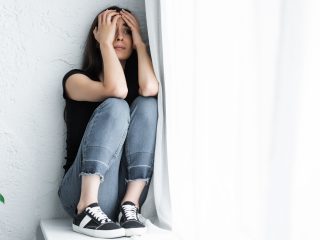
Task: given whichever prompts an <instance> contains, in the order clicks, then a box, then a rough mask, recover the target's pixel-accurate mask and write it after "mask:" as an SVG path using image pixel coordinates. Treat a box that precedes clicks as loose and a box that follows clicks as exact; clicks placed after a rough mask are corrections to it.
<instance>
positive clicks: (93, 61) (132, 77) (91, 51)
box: [81, 6, 138, 81]
mask: <svg viewBox="0 0 320 240" xmlns="http://www.w3.org/2000/svg"><path fill="white" fill-rule="evenodd" d="M107 9H111V10H116V11H117V12H120V11H121V9H122V8H119V7H117V6H111V7H108V8H106V9H104V10H102V11H101V12H100V13H102V12H103V11H106V10H107ZM125 10H126V11H128V12H130V13H131V11H129V10H128V9H125ZM100 13H99V14H100ZM99 14H98V15H97V16H96V17H95V19H94V20H93V22H92V24H91V27H90V30H89V32H88V36H87V40H86V42H85V48H84V52H83V58H82V66H81V69H82V70H84V71H86V72H87V73H88V74H89V75H90V76H91V77H92V79H93V80H96V81H97V80H98V79H99V74H100V73H101V72H102V69H103V60H102V56H101V51H100V48H99V43H98V41H97V40H96V39H95V37H94V35H93V30H94V28H95V27H97V26H98V16H99ZM124 72H125V76H126V78H127V80H128V81H136V80H137V78H138V58H137V52H136V51H135V50H133V51H132V54H131V55H130V57H129V58H128V59H127V60H126V65H125V70H124Z"/></svg>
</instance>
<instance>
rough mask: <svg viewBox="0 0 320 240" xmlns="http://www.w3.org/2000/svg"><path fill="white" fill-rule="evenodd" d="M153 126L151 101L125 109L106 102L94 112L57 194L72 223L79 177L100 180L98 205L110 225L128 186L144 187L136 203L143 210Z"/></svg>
mask: <svg viewBox="0 0 320 240" xmlns="http://www.w3.org/2000/svg"><path fill="white" fill-rule="evenodd" d="M157 120H158V108H157V99H156V98H154V97H143V96H138V97H137V98H136V99H135V100H134V101H133V103H132V104H131V106H130V107H129V105H128V103H127V102H126V101H125V100H123V99H119V98H108V99H106V100H105V101H103V102H102V103H101V104H100V105H99V106H98V107H97V108H96V109H95V111H94V112H93V114H92V116H91V118H90V121H89V122H88V124H87V127H86V130H85V132H84V135H83V137H82V140H81V144H80V147H79V149H78V153H77V156H76V159H75V161H74V162H73V164H72V166H71V167H70V168H69V170H68V171H67V173H66V174H65V176H64V177H63V179H62V181H61V184H60V187H59V191H58V195H59V198H60V201H61V203H62V206H63V208H64V209H65V210H66V212H67V213H68V214H69V215H70V216H71V217H74V216H75V214H76V208H77V204H78V202H79V199H80V193H81V180H82V177H81V176H82V175H92V174H93V175H98V176H100V186H99V193H98V201H99V205H100V207H101V209H102V210H103V211H104V212H105V213H106V214H107V215H108V216H109V217H110V218H111V219H113V220H115V219H116V216H117V215H118V212H119V203H120V202H121V200H122V198H123V197H124V194H125V191H126V184H127V182H128V181H134V180H144V181H146V183H147V184H146V187H145V188H144V190H143V193H142V194H141V197H140V206H141V205H142V204H143V202H144V200H145V198H146V196H147V192H148V187H149V182H150V179H151V177H152V172H153V161H154V151H155V141H156V129H157Z"/></svg>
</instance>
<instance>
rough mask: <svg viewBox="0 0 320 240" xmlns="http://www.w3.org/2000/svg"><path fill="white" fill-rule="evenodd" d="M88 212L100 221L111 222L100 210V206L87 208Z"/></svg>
mask: <svg viewBox="0 0 320 240" xmlns="http://www.w3.org/2000/svg"><path fill="white" fill-rule="evenodd" d="M89 212H90V213H91V214H92V215H93V216H94V217H95V218H96V219H98V221H101V223H105V222H111V220H110V219H109V218H108V216H107V215H106V214H105V213H104V212H103V211H102V210H101V208H100V207H92V208H89Z"/></svg>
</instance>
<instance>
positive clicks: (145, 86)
mask: <svg viewBox="0 0 320 240" xmlns="http://www.w3.org/2000/svg"><path fill="white" fill-rule="evenodd" d="M120 13H121V17H122V18H123V20H124V21H125V22H126V23H127V24H128V26H129V27H130V29H131V31H132V40H133V47H134V48H135V49H136V50H137V54H138V80H139V87H140V88H139V94H140V95H142V96H156V95H157V94H158V91H159V83H158V80H157V78H156V76H155V73H154V70H153V67H152V62H151V58H150V56H149V54H148V52H147V48H146V45H145V43H144V42H143V40H142V38H141V35H140V28H139V23H138V21H137V20H136V18H135V17H134V16H133V15H132V14H131V13H129V12H126V11H124V10H122V11H121V12H120Z"/></svg>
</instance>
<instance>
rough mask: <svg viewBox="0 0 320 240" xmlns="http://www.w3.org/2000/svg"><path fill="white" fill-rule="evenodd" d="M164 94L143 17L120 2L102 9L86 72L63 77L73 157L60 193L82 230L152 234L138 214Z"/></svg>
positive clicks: (85, 63)
mask: <svg viewBox="0 0 320 240" xmlns="http://www.w3.org/2000/svg"><path fill="white" fill-rule="evenodd" d="M157 93H158V81H157V79H156V77H155V74H154V71H153V68H152V64H151V59H150V57H149V55H148V52H147V48H146V45H145V43H144V42H143V40H142V38H141V35H140V29H139V24H138V21H137V20H136V18H135V17H134V16H133V15H132V14H131V13H130V11H128V10H123V9H120V8H118V7H110V8H108V9H106V10H104V11H102V12H101V13H99V14H98V16H96V18H95V19H94V21H93V23H92V26H91V28H90V31H89V34H88V38H87V41H86V46H85V51H84V56H83V64H82V69H73V70H71V71H69V72H68V73H67V74H66V75H65V76H64V78H63V96H64V98H65V100H66V107H65V120H66V125H67V140H66V143H67V145H66V149H67V157H66V160H67V161H66V164H65V166H64V168H65V175H64V177H63V179H62V182H61V184H60V187H59V191H58V194H59V198H60V200H61V203H62V205H63V207H64V209H65V210H66V211H67V212H68V214H69V215H70V216H71V217H72V218H73V225H72V227H73V230H74V231H77V232H79V233H83V234H87V235H90V236H93V237H102V238H115V237H122V236H132V235H140V234H142V233H144V232H145V226H144V224H143V223H142V222H141V221H140V220H139V218H138V212H139V210H140V208H141V205H142V204H143V202H144V200H145V198H146V194H147V191H148V184H149V182H150V179H151V176H152V172H153V160H154V150H155V139H156V128H157V119H158V113H157V98H156V96H157ZM117 221H119V223H116V222H117Z"/></svg>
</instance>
